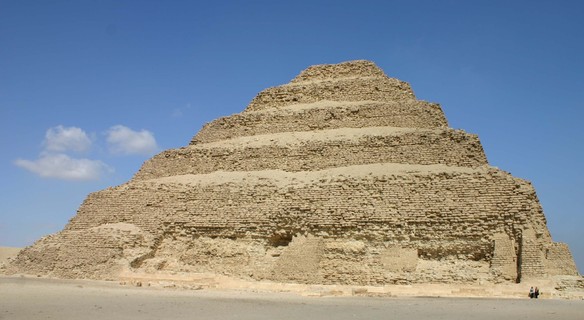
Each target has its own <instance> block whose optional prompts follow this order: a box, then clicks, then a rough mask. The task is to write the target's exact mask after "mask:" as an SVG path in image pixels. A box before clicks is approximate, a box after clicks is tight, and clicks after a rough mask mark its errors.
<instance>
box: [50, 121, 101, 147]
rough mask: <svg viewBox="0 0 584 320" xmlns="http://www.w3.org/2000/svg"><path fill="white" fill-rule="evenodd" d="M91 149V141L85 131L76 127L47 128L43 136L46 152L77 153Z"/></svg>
mask: <svg viewBox="0 0 584 320" xmlns="http://www.w3.org/2000/svg"><path fill="white" fill-rule="evenodd" d="M90 147H91V139H89V137H88V136H87V134H86V133H85V131H83V130H81V129H79V128H76V127H63V126H56V127H54V128H49V130H47V133H46V134H45V148H46V150H47V151H52V152H64V151H69V150H71V151H77V152H83V151H87V150H89V148H90Z"/></svg>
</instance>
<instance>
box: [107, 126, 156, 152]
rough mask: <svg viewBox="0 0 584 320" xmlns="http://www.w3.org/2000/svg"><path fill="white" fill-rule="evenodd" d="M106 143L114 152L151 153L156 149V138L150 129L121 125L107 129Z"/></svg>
mask: <svg viewBox="0 0 584 320" xmlns="http://www.w3.org/2000/svg"><path fill="white" fill-rule="evenodd" d="M107 143H108V145H109V150H110V152H112V153H114V154H123V155H130V154H142V155H152V154H154V153H155V152H156V151H157V150H158V145H157V144H156V139H154V135H153V134H152V133H151V132H150V131H147V130H142V131H134V130H132V129H130V128H128V127H125V126H121V125H118V126H113V127H111V128H110V129H109V130H108V131H107Z"/></svg>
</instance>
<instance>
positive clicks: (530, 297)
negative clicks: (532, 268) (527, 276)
mask: <svg viewBox="0 0 584 320" xmlns="http://www.w3.org/2000/svg"><path fill="white" fill-rule="evenodd" d="M534 295H535V291H534V290H533V287H531V288H530V289H529V299H533V296H534Z"/></svg>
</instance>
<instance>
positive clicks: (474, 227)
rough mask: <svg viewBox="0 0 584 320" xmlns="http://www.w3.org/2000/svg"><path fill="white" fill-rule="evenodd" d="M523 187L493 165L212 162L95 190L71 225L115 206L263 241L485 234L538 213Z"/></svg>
mask: <svg viewBox="0 0 584 320" xmlns="http://www.w3.org/2000/svg"><path fill="white" fill-rule="evenodd" d="M526 188H529V184H528V183H527V182H525V181H523V180H520V179H516V178H513V177H512V176H510V175H509V174H507V173H505V172H502V171H500V170H497V169H494V168H489V167H482V168H477V169H471V168H459V167H448V166H443V165H431V166H420V165H417V166H414V165H395V164H376V165H362V166H350V167H344V168H334V169H327V170H321V171H314V172H294V173H291V172H283V171H278V170H266V171H256V172H214V173H210V174H202V175H183V176H173V177H167V178H160V179H153V180H146V181H139V182H133V183H128V184H125V185H122V186H119V187H116V188H110V189H107V190H104V191H101V192H98V193H95V194H92V195H90V196H89V197H88V198H87V199H86V200H85V202H84V203H83V205H82V206H81V208H80V210H79V212H78V214H77V216H76V217H75V218H74V219H72V220H71V222H70V224H69V225H68V226H67V229H69V230H81V229H85V228H91V227H94V226H99V225H100V224H102V223H103V220H104V219H106V218H107V217H108V216H109V215H110V214H111V212H115V214H116V217H118V219H120V220H122V221H125V223H129V224H134V225H136V226H138V227H140V228H142V229H143V230H146V231H148V232H151V233H153V234H158V233H160V232H163V231H164V225H165V224H169V223H172V222H173V221H189V223H190V225H191V226H192V228H194V229H197V230H194V231H198V232H201V233H204V232H208V230H213V234H214V235H215V236H219V237H229V238H241V237H251V238H254V239H263V240H265V241H267V237H268V236H270V235H272V234H274V233H277V232H280V231H281V230H285V231H289V232H290V233H291V234H295V233H296V231H294V230H297V231H298V232H302V233H306V234H313V235H317V234H323V233H326V234H327V235H328V236H329V237H333V238H334V237H346V236H347V235H351V236H352V237H356V238H364V237H365V238H367V239H369V241H374V240H375V241H400V242H401V243H405V245H408V244H412V245H414V244H415V246H418V247H419V246H420V245H422V244H424V243H426V244H427V242H428V241H430V242H431V241H454V240H457V239H458V240H460V241H483V240H481V239H490V237H491V236H492V230H506V232H507V234H508V235H509V236H510V237H514V236H515V235H514V234H513V233H512V230H513V227H514V226H515V225H517V224H524V223H526V221H528V220H529V221H535V220H542V221H543V219H544V218H543V215H542V214H541V207H539V206H538V203H537V199H536V198H534V191H533V189H532V188H531V189H530V190H531V191H530V192H526ZM177 199H182V200H181V201H177ZM539 222H541V221H539ZM539 222H538V223H539ZM542 226H544V225H542ZM166 232H169V230H167V231H166ZM485 243H486V245H488V246H490V242H489V241H486V242H485ZM426 244H424V245H426ZM415 246H414V247H415Z"/></svg>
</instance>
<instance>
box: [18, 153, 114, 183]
mask: <svg viewBox="0 0 584 320" xmlns="http://www.w3.org/2000/svg"><path fill="white" fill-rule="evenodd" d="M14 163H15V164H16V165H17V166H19V167H21V168H24V169H26V170H28V171H31V172H33V173H36V174H38V175H39V176H41V177H44V178H57V179H63V180H97V179H99V177H100V176H101V175H102V174H103V173H105V172H111V171H113V170H112V169H111V168H110V167H109V166H107V165H106V164H105V163H103V162H101V161H99V160H90V159H74V158H70V157H69V156H67V155H66V154H62V153H57V154H51V153H47V154H43V155H41V156H40V157H39V158H38V159H37V160H35V161H31V160H24V159H18V160H16V161H15V162H14Z"/></svg>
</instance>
